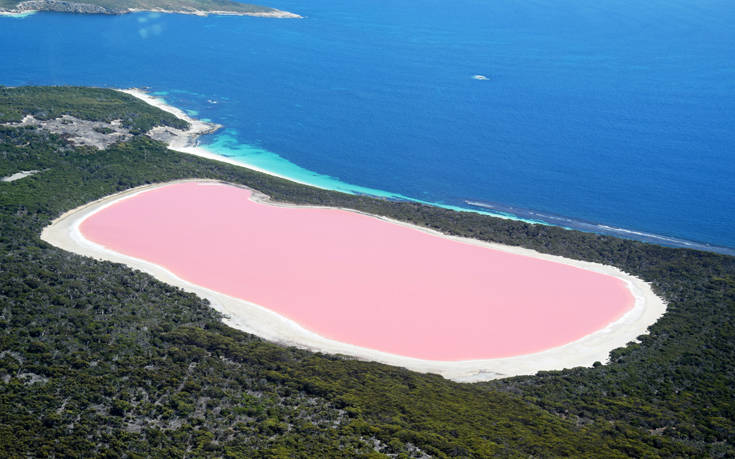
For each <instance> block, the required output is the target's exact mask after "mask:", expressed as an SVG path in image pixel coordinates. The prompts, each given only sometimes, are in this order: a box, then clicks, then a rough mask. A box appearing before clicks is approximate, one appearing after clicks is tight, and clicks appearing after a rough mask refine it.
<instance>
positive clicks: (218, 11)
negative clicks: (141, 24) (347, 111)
mask: <svg viewBox="0 0 735 459" xmlns="http://www.w3.org/2000/svg"><path fill="white" fill-rule="evenodd" d="M36 11H51V12H57V13H76V14H111V15H115V14H127V13H137V12H143V11H151V12H158V13H179V14H194V15H197V16H208V15H210V14H215V15H230V16H260V17H270V18H300V17H301V16H299V15H298V14H294V13H289V12H288V11H281V10H277V9H275V8H269V7H266V6H259V5H251V4H247V3H240V2H236V1H233V0H85V1H83V2H75V1H65V0H25V1H18V0H0V15H24V14H28V13H32V12H36Z"/></svg>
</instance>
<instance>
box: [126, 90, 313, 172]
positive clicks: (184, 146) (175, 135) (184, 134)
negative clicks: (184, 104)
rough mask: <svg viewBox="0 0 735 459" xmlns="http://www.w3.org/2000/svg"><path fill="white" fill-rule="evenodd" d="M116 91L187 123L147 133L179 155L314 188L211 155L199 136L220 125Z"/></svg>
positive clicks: (144, 95) (145, 97)
mask: <svg viewBox="0 0 735 459" xmlns="http://www.w3.org/2000/svg"><path fill="white" fill-rule="evenodd" d="M116 91H120V92H123V93H125V94H128V95H131V96H133V97H137V98H138V99H140V100H142V101H143V102H145V103H147V104H148V105H152V106H154V107H156V108H159V109H161V110H163V111H165V112H168V113H171V114H172V115H174V116H176V117H177V118H179V119H182V120H184V121H186V122H188V123H189V126H190V127H189V129H188V130H186V131H183V130H180V129H174V128H162V127H158V128H154V129H153V130H152V131H150V132H149V133H148V135H151V134H152V137H153V138H154V139H155V138H156V137H158V139H157V140H162V141H164V142H166V143H167V144H168V148H169V149H171V150H174V151H178V152H180V153H187V154H190V155H194V156H199V157H200V158H206V159H211V160H213V161H219V162H221V163H225V164H230V165H232V166H238V167H244V168H245V169H250V170H252V171H256V172H260V173H261V174H267V175H270V176H271V177H278V178H281V179H284V180H288V181H290V182H295V183H299V184H301V185H307V186H314V185H312V184H309V183H306V182H302V181H299V180H294V179H293V178H290V177H287V176H285V175H281V174H277V173H274V172H271V171H268V170H266V169H262V168H259V167H256V166H252V165H250V164H245V163H242V162H240V161H236V160H234V159H230V158H226V157H224V156H222V155H218V154H216V153H212V152H211V151H209V150H207V149H206V148H204V147H202V146H200V145H199V141H198V138H199V136H201V135H205V134H211V133H213V132H216V131H217V130H219V129H221V128H222V125H220V124H216V123H208V122H205V121H201V120H197V119H195V118H192V117H191V116H189V115H187V114H186V113H185V112H184V111H183V110H181V109H179V108H177V107H174V106H173V105H169V104H167V103H166V102H164V101H163V100H161V99H159V98H157V97H155V96H152V95H150V94H148V93H147V92H145V91H143V90H141V89H138V88H129V89H116ZM163 131H168V132H169V133H170V134H171V136H170V137H168V138H166V139H165V140H163V138H162V137H161V136H159V135H158V134H159V133H161V132H163Z"/></svg>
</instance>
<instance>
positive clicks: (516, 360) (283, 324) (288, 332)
mask: <svg viewBox="0 0 735 459" xmlns="http://www.w3.org/2000/svg"><path fill="white" fill-rule="evenodd" d="M183 182H199V183H224V182H220V181H217V180H206V179H187V180H177V181H174V182H167V183H158V184H151V185H144V186H141V187H137V188H134V189H130V190H126V191H123V192H120V193H116V194H113V195H110V196H107V197H104V198H101V199H99V200H97V201H94V202H91V203H88V204H85V205H82V206H80V207H78V208H76V209H72V210H70V211H68V212H66V213H65V214H63V215H62V216H61V217H59V218H57V219H56V220H54V221H53V222H52V223H51V224H50V225H49V226H47V227H46V228H44V230H43V232H42V235H41V239H43V240H44V241H46V242H48V243H50V244H52V245H54V246H56V247H59V248H62V249H64V250H68V251H71V252H73V253H77V254H79V255H83V256H89V257H92V258H96V259H103V260H108V261H113V262H117V263H123V264H125V265H127V266H129V267H131V268H133V269H140V270H142V271H144V272H146V273H148V274H151V275H153V276H154V277H156V278H157V279H159V280H161V281H163V282H166V283H169V284H172V285H175V286H178V287H180V288H182V289H184V290H186V291H188V292H192V293H195V294H197V295H198V296H200V297H202V298H205V299H207V300H209V301H210V303H211V305H212V307H214V309H215V310H217V311H219V312H220V313H222V314H224V316H225V317H224V318H223V321H224V323H226V324H227V325H229V326H232V327H233V328H236V329H238V330H241V331H244V332H248V333H251V334H254V335H257V336H259V337H261V338H264V339H266V340H269V341H273V342H276V343H279V344H283V345H288V346H296V347H299V348H302V349H307V350H310V351H314V352H325V353H329V354H343V355H347V356H349V357H352V358H357V359H360V360H368V361H377V362H381V363H385V364H389V365H395V366H400V367H404V368H407V369H409V370H413V371H418V372H423V373H437V374H440V375H442V376H444V377H446V378H448V379H451V380H454V381H458V382H477V381H487V380H491V379H497V378H501V377H510V376H517V375H528V374H535V373H536V372H538V371H548V370H561V369H564V368H571V367H577V366H587V367H589V366H592V365H593V364H594V363H595V362H598V361H599V362H602V363H606V362H607V361H608V358H609V353H610V351H612V350H613V349H616V348H618V347H623V346H625V345H626V344H627V343H628V342H631V341H635V340H636V338H637V337H638V336H640V335H642V334H646V333H647V330H648V327H649V326H651V325H653V324H654V323H655V322H656V321H657V320H658V319H659V318H660V317H661V316H662V315H663V314H664V312H665V311H666V304H665V303H664V301H663V300H662V299H661V298H659V297H658V296H656V295H655V294H654V293H653V291H652V289H651V286H650V285H649V284H647V283H645V282H643V281H642V280H640V279H638V278H636V277H634V276H631V275H629V274H627V273H624V272H622V271H621V270H619V269H618V268H615V267H612V266H608V265H602V264H598V263H591V262H583V261H578V260H572V259H567V258H563V257H560V256H555V255H547V254H542V253H539V252H536V251H533V250H530V249H525V248H520V247H511V246H505V245H501V244H494V243H486V242H482V241H478V240H473V239H467V238H460V237H456V236H448V235H445V234H443V233H440V232H438V231H434V230H429V229H427V228H423V227H419V226H415V225H411V224H409V223H405V222H399V221H396V220H392V219H389V218H385V217H381V216H377V215H371V214H367V213H363V212H359V213H362V214H364V215H370V216H372V217H374V218H379V219H382V220H384V221H388V222H391V223H394V224H399V225H402V226H406V227H409V228H412V229H414V230H417V231H423V232H426V233H429V234H433V235H436V236H440V237H444V238H448V239H450V240H454V241H457V242H462V243H466V244H472V245H477V246H481V247H486V248H490V249H494V250H500V251H504V252H507V253H512V254H516V255H523V256H530V257H533V258H537V259H542V260H547V261H552V262H557V263H563V264H567V265H571V266H574V267H576V268H580V269H586V270H591V271H594V272H598V273H602V274H606V275H610V276H613V277H616V278H619V279H621V280H623V282H625V284H626V286H627V287H628V289H629V290H630V292H631V294H632V295H633V297H634V299H635V303H634V306H633V308H632V309H630V310H629V311H628V312H626V313H625V314H624V315H623V316H622V317H620V318H619V319H618V320H616V321H614V322H612V323H611V324H608V325H607V326H606V327H605V328H603V329H601V330H598V331H596V332H594V333H591V334H589V335H587V336H585V337H583V338H581V339H579V340H577V341H573V342H571V343H568V344H565V345H563V346H559V347H555V348H551V349H547V350H544V351H541V352H536V353H532V354H525V355H519V356H514V357H504V358H495V359H482V360H464V361H438V360H423V359H416V358H410V357H404V356H400V355H396V354H390V353H386V352H381V351H375V350H372V349H368V348H362V347H359V346H355V345H351V344H347V343H342V342H338V341H334V340H330V339H327V338H324V337H322V336H320V335H318V334H316V333H313V332H311V331H309V330H306V329H305V328H303V327H301V326H300V325H299V324H297V323H296V322H294V321H292V320H290V319H287V318H285V317H283V316H281V315H279V314H277V313H275V312H273V311H271V310H269V309H268V308H266V307H263V306H260V305H257V304H254V303H251V302H248V301H245V300H242V299H239V298H234V297H231V296H227V295H224V294H222V293H219V292H216V291H213V290H211V289H208V288H206V287H203V286H200V285H197V284H193V283H191V282H188V281H185V280H183V279H181V278H179V277H177V276H176V275H174V274H173V273H171V272H170V271H168V270H167V269H166V268H164V267H162V266H159V265H156V264H153V263H150V262H147V261H145V260H141V259H137V258H134V257H130V256H127V255H123V254H120V253H117V252H114V251H112V250H109V249H106V248H104V247H102V246H100V245H98V244H96V243H94V242H91V241H89V240H87V239H86V238H85V237H84V236H83V235H82V233H81V231H80V230H79V225H80V224H81V223H82V222H83V221H84V220H85V219H86V218H87V217H89V216H91V215H92V214H94V213H96V212H97V211H99V210H102V209H104V208H106V207H108V206H111V205H114V204H115V203H116V202H118V201H120V200H123V199H126V198H128V197H131V196H135V195H136V194H139V193H142V192H145V191H148V190H151V189H155V188H158V187H161V186H165V185H168V184H171V183H183ZM229 185H233V186H239V187H243V188H247V189H249V188H248V187H245V186H243V185H238V184H229ZM251 199H253V200H256V201H260V202H267V203H268V204H270V205H279V206H288V207H307V208H308V207H312V208H325V207H324V206H298V205H294V204H284V203H274V202H273V201H271V200H270V198H269V197H268V196H266V195H264V194H263V193H260V192H258V191H257V190H253V196H252V197H251ZM343 210H348V211H351V212H355V211H354V210H351V209H343Z"/></svg>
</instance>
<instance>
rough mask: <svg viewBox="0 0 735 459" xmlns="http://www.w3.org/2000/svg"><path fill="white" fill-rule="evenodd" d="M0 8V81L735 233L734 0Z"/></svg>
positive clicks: (320, 163) (687, 239) (519, 199)
mask: <svg viewBox="0 0 735 459" xmlns="http://www.w3.org/2000/svg"><path fill="white" fill-rule="evenodd" d="M266 4H267V5H268V6H272V7H275V8H279V9H283V10H287V11H292V12H295V13H298V14H301V15H303V16H304V17H305V18H304V19H300V20H276V19H264V18H250V17H216V16H215V17H206V18H202V17H195V16H185V15H161V14H151V13H138V14H131V15H124V16H82V15H63V14H53V13H39V14H34V15H31V16H27V17H25V18H9V17H0V84H4V85H8V86H17V85H25V84H43V85H47V84H71V85H94V86H106V87H143V88H149V90H150V91H151V92H153V93H154V94H156V95H158V96H160V97H162V98H164V99H165V100H166V101H167V102H169V103H171V104H174V105H177V106H179V107H181V108H183V109H186V110H187V111H189V113H190V114H192V115H194V116H197V117H200V118H205V119H209V120H212V121H215V122H217V123H220V124H223V125H224V126H225V127H226V128H225V129H224V130H222V131H220V132H218V133H216V134H214V135H211V136H207V137H206V138H204V139H203V143H205V144H206V146H207V148H209V149H210V150H212V151H214V152H216V153H218V154H221V155H224V156H228V157H232V158H235V159H238V160H240V161H242V162H244V163H248V164H252V165H256V166H258V167H262V168H265V169H268V170H270V171H272V172H275V173H278V174H282V175H286V176H289V177H292V178H294V179H297V180H301V181H305V182H308V183H312V184H315V185H318V186H322V187H324V188H330V189H338V190H343V191H349V192H354V193H365V194H374V195H378V196H384V197H390V198H396V199H415V200H420V201H424V202H430V203H436V204H439V205H444V206H448V207H453V208H456V207H460V208H465V209H473V210H477V211H486V212H491V213H500V214H503V215H511V216H517V217H520V218H523V219H529V220H534V221H543V222H547V223H551V224H557V225H561V226H565V227H571V228H579V229H584V230H587V231H596V232H601V233H605V234H616V235H620V236H623V237H631V238H635V239H641V240H648V241H654V242H658V243H664V244H668V245H675V246H688V247H696V248H706V249H710V250H716V251H720V252H725V253H735V230H734V229H735V157H734V155H735V129H734V127H735V52H734V51H733V44H734V43H735V27H733V26H732V24H733V23H735V8H733V7H732V3H731V2H728V1H724V0H723V1H719V0H702V1H697V2H692V1H690V0H687V1H682V0H666V1H663V0H651V1H646V2H635V1H623V0H604V1H600V2H589V1H587V0H560V1H557V2H553V3H550V2H543V1H539V0H529V1H518V0H453V1H451V2H449V1H438V0H427V1H421V0H411V1H408V0H389V1H388V0H352V1H350V2H334V1H325V0H312V1H309V2H298V1H294V0H276V1H275V2H267V3H266Z"/></svg>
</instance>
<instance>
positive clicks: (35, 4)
mask: <svg viewBox="0 0 735 459" xmlns="http://www.w3.org/2000/svg"><path fill="white" fill-rule="evenodd" d="M15 10H16V11H20V12H22V11H54V12H58V13H80V14H123V13H127V12H128V10H126V9H117V8H105V7H104V6H99V5H92V4H90V3H78V2H67V1H63V0H27V1H24V2H20V3H18V6H16V7H15Z"/></svg>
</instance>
